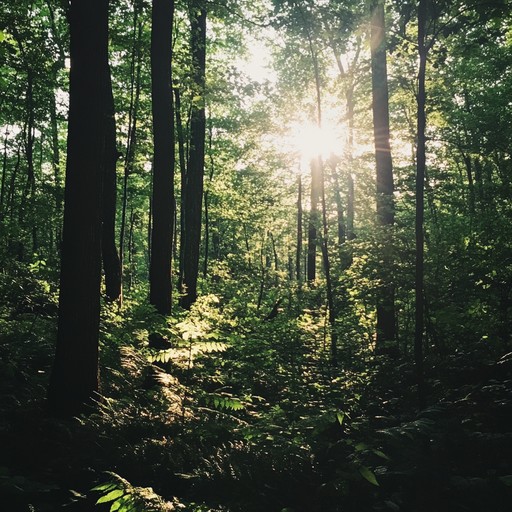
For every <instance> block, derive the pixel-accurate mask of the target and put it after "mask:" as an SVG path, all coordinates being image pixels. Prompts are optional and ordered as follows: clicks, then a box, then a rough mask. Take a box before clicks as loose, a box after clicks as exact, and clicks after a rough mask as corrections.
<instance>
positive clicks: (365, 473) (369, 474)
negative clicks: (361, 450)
mask: <svg viewBox="0 0 512 512" xmlns="http://www.w3.org/2000/svg"><path fill="white" fill-rule="evenodd" d="M359 473H361V476H362V477H363V478H364V479H365V480H368V482H370V483H371V484H372V485H376V486H377V487H378V486H379V482H377V478H375V475H374V474H373V471H372V470H371V469H369V468H367V467H366V466H361V467H360V468H359Z"/></svg>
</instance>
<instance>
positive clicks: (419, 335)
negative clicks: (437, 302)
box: [414, 0, 428, 407]
mask: <svg viewBox="0 0 512 512" xmlns="http://www.w3.org/2000/svg"><path fill="white" fill-rule="evenodd" d="M426 25H427V0H420V1H419V4H418V57H419V69H418V94H417V108H418V111H417V123H418V125H417V144H418V146H417V149H416V222H415V229H416V269H415V282H414V296H415V331H414V333H415V334H414V362H415V367H416V379H417V385H418V399H419V405H420V407H424V405H425V389H424V380H423V329H424V325H425V322H424V309H425V299H424V294H423V289H424V286H423V274H424V233H423V224H424V216H425V212H424V209H425V206H424V203H425V199H424V195H425V170H426V138H425V128H426V114H425V104H426V92H425V75H426V66H427V53H428V48H427V45H426Z"/></svg>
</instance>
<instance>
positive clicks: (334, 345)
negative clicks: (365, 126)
mask: <svg viewBox="0 0 512 512" xmlns="http://www.w3.org/2000/svg"><path fill="white" fill-rule="evenodd" d="M318 164H319V167H320V176H321V178H320V184H321V185H320V187H321V190H320V196H321V202H322V227H323V233H322V244H321V246H322V259H323V263H324V272H325V284H326V292H327V306H328V308H329V318H328V320H329V326H330V330H331V364H332V365H333V366H337V365H338V335H337V332H336V317H337V311H336V306H335V304H334V292H333V286H332V279H331V264H330V260H329V244H328V235H329V232H328V226H327V208H326V205H325V185H324V183H325V179H324V171H323V162H322V160H321V158H318Z"/></svg>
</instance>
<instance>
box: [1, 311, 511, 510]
mask: <svg viewBox="0 0 512 512" xmlns="http://www.w3.org/2000/svg"><path fill="white" fill-rule="evenodd" d="M314 313H315V312H313V314H312V315H311V317H310V320H309V322H304V321H302V323H297V322H296V321H294V320H292V319H291V318H289V317H288V316H286V314H284V313H283V314H281V315H280V316H279V317H278V318H276V319H274V320H272V321H269V322H264V321H261V320H260V321H258V322H254V321H253V322H252V323H246V324H244V325H241V324H238V325H236V326H234V325H231V326H229V325H228V324H229V323H224V324H223V325H222V326H220V327H218V329H217V331H216V334H215V335H214V336H213V335H211V336H210V337H209V338H208V340H209V342H208V343H209V345H207V346H206V348H207V350H202V353H200V354H196V357H195V359H193V358H192V352H194V351H195V350H196V349H195V348H194V350H192V349H193V346H192V343H190V344H189V345H186V344H185V345H184V346H183V347H175V346H174V347H173V348H172V349H166V350H163V351H159V352H156V353H155V352H151V353H150V355H149V356H148V353H149V352H148V351H147V349H140V348H137V347H134V346H132V347H131V348H130V347H126V346H125V347H124V348H120V347H119V346H111V347H110V349H104V352H106V353H107V356H105V357H106V360H103V370H102V371H103V375H102V378H103V381H104V382H105V389H104V390H103V398H102V400H101V403H100V404H99V406H98V409H97V410H96V411H95V412H94V413H92V414H90V415H88V416H83V417H80V418H75V419H73V420H62V419H56V418H52V417H50V416H49V415H48V414H47V413H46V411H45V394H46V386H47V381H48V375H49V371H50V367H51V360H52V354H53V348H52V345H53V342H52V339H53V337H54V329H55V318H53V317H52V316H48V317H43V316H40V315H37V314H31V313H30V314H21V315H14V316H12V315H11V316H10V317H3V319H2V327H3V329H2V334H1V335H0V380H1V388H0V442H1V452H0V509H1V510H6V511H9V512H17V511H20V512H21V511H27V512H28V511H37V512H45V511H52V510H58V509H60V508H61V507H65V508H64V509H63V510H68V511H70V512H74V511H88V510H112V511H115V510H120V511H123V510H133V511H136V510H140V511H145V510H148V511H149V510H185V511H208V510H211V511H231V512H235V511H240V512H252V511H254V512H256V511H270V512H272V511H276V512H306V511H307V512H314V511H318V512H324V511H325V512H331V511H332V512H337V511H343V512H351V511H353V512H365V511H405V512H436V511H438V512H443V511H450V512H465V511H472V512H477V511H481V512H486V511H489V512H491V511H492V512H505V511H507V512H508V511H509V510H510V507H511V503H512V428H511V427H512V422H511V418H512V354H510V353H509V354H505V355H502V354H490V353H489V352H485V353H482V352H476V351H473V352H464V353H461V352H455V353H452V354H446V355H444V356H443V358H437V361H434V359H432V360H429V361H428V363H429V364H428V365H427V367H428V368H429V370H428V375H427V384H428V406H427V407H426V408H424V409H423V410H421V411H419V410H418V408H417V406H416V396H415V386H414V382H413V372H412V368H411V366H410V364H409V363H408V362H405V361H388V360H385V359H384V360H378V359H375V358H373V357H369V356H365V358H364V360H361V361H359V363H358V364H355V363H354V364H353V365H352V366H350V365H345V366H344V367H339V368H330V367H329V366H328V364H327V362H326V361H324V360H323V359H322V357H323V356H322V352H321V350H317V348H318V347H320V348H321V347H322V343H323V344H324V345H325V338H324V339H323V340H322V325H321V322H319V321H317V322H315V321H314V318H315V314H314ZM311 318H313V320H311ZM109 322H110V324H109V330H110V331H114V332H111V334H112V337H115V336H116V335H117V334H116V332H115V329H116V327H115V326H114V327H113V325H114V324H115V320H112V319H107V321H106V323H109ZM196 327H197V325H196ZM118 328H119V329H123V330H124V336H125V337H126V336H127V335H129V336H130V337H131V338H132V339H136V338H137V337H141V336H142V334H141V332H140V331H137V329H131V332H127V330H129V329H128V326H127V325H125V324H124V325H122V326H119V327H118ZM52 333H53V334H52ZM219 340H220V341H225V342H226V343H225V345H226V346H223V344H220V342H219ZM104 343H105V342H104ZM134 343H135V344H136V342H134ZM221 345H222V346H221ZM314 347H316V348H314ZM104 348H105V346H104ZM324 348H325V347H324ZM203 349H204V347H203ZM187 351H188V352H187ZM187 354H188V356H187ZM341 356H343V354H341ZM105 357H104V359H105ZM180 358H181V359H180ZM352 359H355V358H354V357H352ZM151 361H152V362H151ZM94 487H96V490H93V488H94ZM97 501H100V503H99V504H98V505H95V504H96V502H97ZM101 501H104V502H105V503H101Z"/></svg>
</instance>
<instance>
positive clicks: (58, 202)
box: [50, 94, 62, 254]
mask: <svg viewBox="0 0 512 512" xmlns="http://www.w3.org/2000/svg"><path fill="white" fill-rule="evenodd" d="M50 123H51V130H52V167H53V179H54V182H55V184H54V187H55V188H54V190H55V192H54V194H55V219H56V221H57V222H56V228H55V241H56V249H57V253H58V254H60V244H61V240H62V224H61V215H62V180H61V167H60V148H59V125H58V121H57V103H56V98H55V94H52V100H51V106H50Z"/></svg>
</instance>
